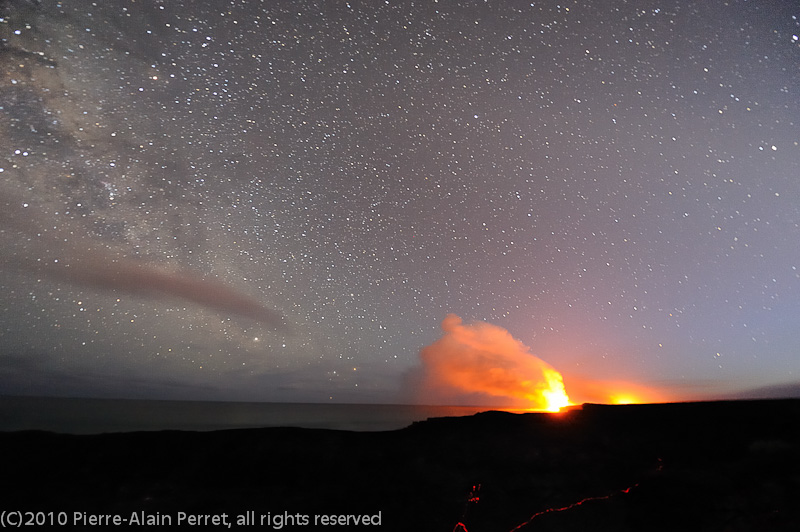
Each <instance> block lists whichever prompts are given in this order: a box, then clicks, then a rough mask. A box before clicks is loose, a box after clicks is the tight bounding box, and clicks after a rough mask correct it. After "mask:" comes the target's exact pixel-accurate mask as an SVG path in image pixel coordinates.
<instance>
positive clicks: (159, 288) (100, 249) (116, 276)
mask: <svg viewBox="0 0 800 532" xmlns="http://www.w3.org/2000/svg"><path fill="white" fill-rule="evenodd" d="M4 203H6V208H5V209H4V211H3V213H2V214H0V230H2V231H0V232H2V233H4V234H5V238H4V240H8V239H10V238H12V235H11V234H9V233H11V232H16V233H17V236H18V237H21V238H18V240H17V241H16V242H10V243H9V245H7V246H4V247H5V248H6V249H7V250H9V251H8V253H5V254H4V257H3V258H2V259H1V260H0V265H2V266H3V267H5V268H7V269H14V270H17V271H22V272H35V273H37V274H39V275H42V276H43V277H46V278H49V279H52V280H55V281H58V282H66V283H69V284H73V285H80V286H85V287H90V288H96V289H101V290H110V291H115V292H124V293H128V294H132V295H137V296H143V297H150V298H176V299H180V300H183V301H187V302H190V303H195V304H198V305H200V306H203V307H205V308H208V309H211V310H214V311H217V312H219V313H222V314H232V315H235V316H240V317H243V318H248V319H252V320H254V321H257V322H258V323H260V324H262V325H266V326H269V327H272V328H275V329H279V330H286V329H287V325H286V323H285V320H284V317H283V316H282V315H281V314H280V313H278V312H276V311H275V310H272V309H270V308H268V307H267V306H265V305H264V304H262V303H261V302H260V301H258V300H257V299H255V298H253V297H251V296H249V295H247V294H244V293H242V292H240V291H238V290H236V289H235V288H233V287H232V286H230V285H229V284H227V283H225V282H222V281H219V280H217V279H213V278H208V277H205V276H202V275H200V274H198V273H196V272H193V271H190V270H185V269H183V270H175V269H168V268H166V267H164V266H161V265H157V264H151V263H146V262H144V261H140V260H136V259H131V258H128V257H124V256H121V255H119V254H115V253H113V252H111V251H109V250H108V249H107V248H105V247H104V246H101V245H98V244H97V243H96V242H93V241H91V240H90V239H88V238H81V237H76V236H74V235H73V234H72V232H67V231H65V230H64V229H57V228H56V229H54V230H52V231H45V230H42V229H39V228H38V227H37V226H36V224H35V223H34V222H33V221H32V220H33V219H34V218H35V216H36V213H35V212H33V209H30V210H29V209H27V208H23V207H20V205H21V202H14V201H8V200H6V201H5V202H4ZM65 235H69V236H68V237H67V238H65Z"/></svg>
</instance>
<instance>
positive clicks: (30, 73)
mask: <svg viewBox="0 0 800 532" xmlns="http://www.w3.org/2000/svg"><path fill="white" fill-rule="evenodd" d="M0 11H1V12H2V15H1V16H2V20H1V21H0V38H2V47H1V48H0V67H1V68H0V169H1V170H2V171H1V172H0V194H2V196H1V197H2V199H3V202H4V207H3V208H4V210H5V212H6V213H11V215H9V214H5V215H4V216H2V217H0V221H2V227H0V231H2V233H0V245H2V249H3V254H4V256H3V260H2V262H1V265H2V266H3V268H2V270H0V294H2V295H1V296H0V297H2V300H0V326H1V328H0V393H9V394H56V395H84V396H87V395H88V396H117V397H158V398H167V397H174V398H178V397H180V398H199V399H254V400H287V401H298V400H302V401H328V400H334V401H337V400H338V401H363V402H373V401H380V402H393V401H405V400H413V398H412V397H409V395H408V392H407V390H404V384H403V383H404V382H406V381H407V379H406V378H405V377H406V376H407V375H408V374H409V373H413V372H414V371H415V368H417V367H418V366H419V364H420V358H419V352H420V350H421V349H422V348H423V347H424V346H426V345H430V344H431V343H433V342H434V341H435V340H436V339H437V338H438V337H439V335H440V330H439V324H440V323H441V322H442V320H443V319H444V318H445V316H447V315H448V314H450V313H454V314H457V315H458V316H461V317H462V318H464V320H465V321H467V322H472V321H480V322H485V323H489V324H492V325H494V326H497V327H502V328H504V329H506V330H507V331H509V333H510V334H511V335H512V336H513V337H514V338H515V339H517V340H518V341H520V342H522V343H523V344H524V345H526V346H529V347H530V350H531V353H532V354H534V355H536V356H537V357H539V358H541V359H543V360H544V361H546V362H547V363H548V364H549V365H551V366H552V367H554V368H556V369H557V370H558V371H559V372H561V373H562V374H563V375H564V381H565V383H566V384H567V385H569V382H570V378H572V379H575V380H583V381H585V380H591V379H595V380H597V381H626V382H632V383H637V384H638V385H639V386H643V387H653V388H654V389H655V388H658V389H659V390H660V391H661V393H662V394H664V395H663V397H665V398H667V399H669V398H672V399H682V398H693V397H694V398H696V397H709V396H711V397H723V396H728V395H730V394H733V393H740V392H743V391H746V390H751V389H755V388H762V387H768V386H773V385H778V384H780V385H784V388H782V389H783V390H787V389H792V388H791V386H790V387H789V388H786V387H785V385H792V384H793V383H797V382H799V381H800V356H797V355H798V353H799V352H800V337H798V335H797V334H796V331H797V330H800V298H799V297H798V296H799V295H800V271H798V267H800V245H798V242H800V225H799V224H800V180H798V177H797V176H798V175H800V146H798V142H800V130H799V129H798V125H799V124H798V121H800V94H798V87H800V68H798V65H800V39H798V35H800V19H798V17H800V9H798V7H797V5H796V2H791V1H785V2H780V1H773V2H744V1H732V2H718V1H710V2H702V3H691V4H689V3H686V2H649V1H648V2H624V1H621V0H615V1H611V2H602V3H598V2H555V1H553V2H550V1H545V2H532V3H518V2H504V1H499V2H488V3H484V2H460V1H459V2H394V1H387V2H363V3H360V2H350V3H347V2H321V1H320V2H311V1H298V2H283V1H277V2H257V1H247V2H244V1H236V2H216V1H206V2H202V1H201V2H183V1H170V2H161V1H157V0H152V1H144V2H142V1H137V2H132V1H123V0H114V1H103V2H96V3H91V2H83V1H79V2H68V1H61V2H59V1H56V0H43V1H42V2H40V3H39V2H32V1H22V0H5V1H2V2H0ZM18 213H30V214H28V215H26V214H18ZM26 217H30V219H24V220H23V221H20V218H26ZM53 261H62V262H61V264H64V262H66V263H70V262H74V263H75V264H83V265H85V266H86V267H85V269H84V270H83V272H82V273H81V274H80V275H77V276H76V275H75V274H72V275H64V274H59V272H64V271H65V269H64V268H63V267H61V266H55V264H57V263H55V262H53ZM108 264H113V265H114V266H109V267H108V268H106V266H105V265H108ZM90 265H91V266H90ZM126 268H134V270H135V271H136V272H137V273H136V275H140V274H141V276H142V277H141V278H139V277H136V276H134V277H133V281H132V282H134V285H135V286H131V285H130V284H128V285H124V284H120V283H119V282H118V279H119V278H120V277H121V276H124V275H122V274H124V273H125V272H126V271H128V272H130V271H133V270H126ZM109 272H110V273H109ZM142 272H149V273H150V274H152V276H150V277H148V273H142ZM104 275H105V276H107V277H108V276H110V277H112V278H113V279H114V280H112V281H109V280H107V279H105V278H104V277H103V276H104ZM153 276H154V277H153ZM148 279H149V280H151V281H152V280H154V279H155V280H157V283H156V286H154V285H152V284H147V283H148ZM179 280H182V281H179ZM137 283H138V284H137ZM181 283H183V284H181ZM204 283H206V284H204ZM176 291H177V292H176ZM228 296H229V297H236V298H240V299H236V300H234V301H231V300H229V301H227V302H226V300H225V297H228ZM245 302H246V304H245ZM242 305H245V307H246V306H247V305H250V306H249V307H247V308H249V309H250V310H244V311H243V310H242V309H243V308H244V307H243V306H242ZM567 391H568V392H569V390H567Z"/></svg>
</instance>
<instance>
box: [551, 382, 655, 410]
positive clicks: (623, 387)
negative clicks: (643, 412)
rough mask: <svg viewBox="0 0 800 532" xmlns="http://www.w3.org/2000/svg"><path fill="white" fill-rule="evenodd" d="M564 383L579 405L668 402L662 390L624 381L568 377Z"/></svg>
mask: <svg viewBox="0 0 800 532" xmlns="http://www.w3.org/2000/svg"><path fill="white" fill-rule="evenodd" d="M565 381H566V384H567V385H568V386H569V389H570V393H571V395H572V396H573V399H574V400H575V401H577V402H579V403H600V404H610V405H628V404H644V403H661V402H665V401H669V400H670V398H669V395H668V394H667V393H666V392H665V391H664V390H661V389H658V388H657V387H655V386H643V385H641V384H635V383H632V382H625V381H601V380H589V379H582V378H580V377H574V376H570V375H567V376H566V377H565Z"/></svg>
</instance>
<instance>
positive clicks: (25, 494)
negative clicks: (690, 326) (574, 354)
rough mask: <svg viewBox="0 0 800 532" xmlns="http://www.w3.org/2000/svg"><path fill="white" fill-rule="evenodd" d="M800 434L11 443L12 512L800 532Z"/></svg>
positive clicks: (542, 420) (626, 411) (585, 416)
mask: <svg viewBox="0 0 800 532" xmlns="http://www.w3.org/2000/svg"><path fill="white" fill-rule="evenodd" d="M798 420H800V400H785V401H739V402H719V403H687V404H665V405H630V406H600V405H585V406H584V408H583V409H582V410H576V411H570V412H566V413H563V414H558V415H548V414H508V413H500V412H489V413H485V414H478V415H475V416H473V417H464V418H440V419H431V420H428V421H426V422H422V423H416V424H414V425H412V426H411V427H408V428H406V429H403V430H398V431H392V432H373V433H367V432H345V431H332V430H312V429H291V428H271V429H248V430H229V431H218V432H170V431H167V432H139V433H128V434H103V435H94V436H72V435H62V434H52V433H44V432H16V433H0V450H2V458H3V460H2V463H3V467H2V471H0V483H1V485H2V492H0V506H2V507H0V510H1V511H4V512H5V513H4V514H3V519H4V520H5V519H10V522H9V523H10V524H12V525H13V524H14V523H15V522H16V520H17V519H18V518H20V517H21V518H22V520H23V522H25V521H30V522H35V521H36V520H39V521H40V522H45V523H47V524H48V526H46V527H43V528H46V529H59V528H60V529H67V528H73V529H86V530H89V529H91V530H112V529H119V528H122V529H127V530H145V529H153V530H177V529H179V528H183V529H192V530H200V529H203V530H208V529H219V530H223V529H227V527H226V526H225V524H222V523H229V524H230V525H231V527H230V529H231V530H234V529H238V530H248V529H249V530H276V529H283V530H365V531H366V530H409V531H417V530H419V531H428V530H430V531H443V532H449V531H452V530H468V531H469V532H483V531H492V532H504V531H509V530H514V529H515V527H518V528H516V529H517V530H531V531H532V530H536V531H545V530H558V531H564V530H637V531H638V530H670V531H672V530H730V531H738V530H798V529H800V462H798V460H799V459H800V453H798V451H800V425H798ZM16 511H18V512H20V513H18V514H15V513H9V512H16ZM26 511H32V512H36V511H40V512H44V513H40V514H35V513H32V514H26V513H25V512H26ZM50 512H53V513H52V514H51V513H50ZM59 512H64V513H59ZM76 512H79V513H78V514H76ZM179 512H183V513H184V514H185V516H186V517H185V518H184V519H181V522H180V526H179V524H178V519H179V518H180V517H182V516H184V514H180V513H179ZM223 514H224V515H225V517H224V518H223ZM196 515H200V516H209V517H207V518H206V517H194V518H190V517H188V516H196ZM363 515H367V516H368V519H367V524H364V522H363V519H364V518H363V517H360V516H363ZM114 516H117V519H118V520H119V523H120V524H118V525H114V523H113V519H114ZM214 516H216V519H217V522H219V523H221V524H219V525H217V526H214V525H213V520H214V518H215V517H214ZM262 516H263V521H262ZM331 516H333V517H331ZM340 516H343V517H340ZM347 516H359V517H358V519H359V521H358V524H355V519H356V517H349V518H348V517H347ZM123 519H124V521H122V520H123ZM340 519H341V523H348V524H339V523H340V521H339V520H340ZM348 519H349V522H348ZM59 520H61V522H62V523H65V525H64V526H57V525H52V526H50V522H51V521H52V522H55V523H57V522H58V521H59ZM315 520H316V522H317V524H316V525H314V522H315ZM148 521H149V522H150V523H151V525H150V526H146V525H145V526H139V524H138V523H139V522H144V523H147V522H148ZM237 521H238V524H237ZM323 522H324V523H328V524H322V523H323ZM9 523H5V524H9ZM92 523H94V524H92ZM131 523H133V526H131ZM192 523H207V524H206V525H205V526H204V525H202V524H195V525H193V524H192ZM305 523H307V524H305ZM23 528H24V527H23Z"/></svg>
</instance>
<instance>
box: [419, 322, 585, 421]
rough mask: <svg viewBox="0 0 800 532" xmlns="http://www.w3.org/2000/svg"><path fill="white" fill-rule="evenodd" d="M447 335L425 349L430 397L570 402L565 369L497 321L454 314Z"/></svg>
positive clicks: (533, 404) (552, 405)
mask: <svg viewBox="0 0 800 532" xmlns="http://www.w3.org/2000/svg"><path fill="white" fill-rule="evenodd" d="M442 331H443V334H442V337H441V338H439V339H438V340H437V341H435V342H434V343H432V344H431V345H429V346H427V347H424V348H422V350H421V351H420V358H421V359H422V365H423V367H422V375H421V377H422V382H421V384H422V393H423V395H424V398H425V400H428V401H446V400H450V401H459V402H463V400H464V398H465V396H466V397H467V398H468V400H481V399H482V398H483V399H486V398H496V399H494V400H492V402H495V403H496V402H497V400H498V399H502V400H503V401H505V403H506V406H521V407H525V408H532V409H539V410H557V409H558V408H559V407H561V406H566V405H567V404H569V399H568V398H567V395H566V393H565V391H564V384H563V381H562V379H561V374H559V373H558V372H557V371H556V370H555V369H554V368H553V367H552V366H550V365H549V364H548V363H547V362H545V361H543V360H541V359H539V358H537V357H535V356H533V355H532V354H531V353H530V350H529V348H528V347H527V346H526V345H525V344H523V343H522V342H520V341H519V340H516V339H514V337H512V336H511V334H510V333H509V332H508V331H507V330H505V329H503V328H502V327H498V326H496V325H491V324H489V323H483V322H473V323H471V324H468V325H464V324H463V323H462V321H461V318H459V317H458V316H456V315H455V314H448V315H447V317H445V318H444V320H443V321H442Z"/></svg>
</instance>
